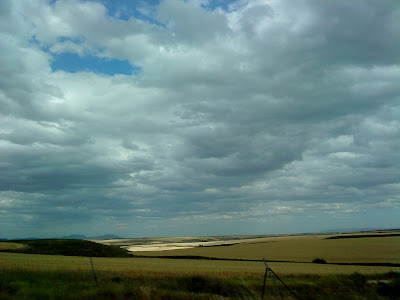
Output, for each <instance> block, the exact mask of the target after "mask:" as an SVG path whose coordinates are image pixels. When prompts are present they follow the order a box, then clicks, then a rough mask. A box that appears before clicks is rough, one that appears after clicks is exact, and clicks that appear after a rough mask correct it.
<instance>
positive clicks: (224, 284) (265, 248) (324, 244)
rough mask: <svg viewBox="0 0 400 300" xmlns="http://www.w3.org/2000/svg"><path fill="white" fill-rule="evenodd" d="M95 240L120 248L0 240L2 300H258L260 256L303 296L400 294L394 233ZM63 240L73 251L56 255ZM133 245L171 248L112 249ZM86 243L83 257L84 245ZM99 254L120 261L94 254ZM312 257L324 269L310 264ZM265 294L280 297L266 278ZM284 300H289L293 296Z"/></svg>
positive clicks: (398, 249)
mask: <svg viewBox="0 0 400 300" xmlns="http://www.w3.org/2000/svg"><path fill="white" fill-rule="evenodd" d="M388 234H390V235H388ZM337 237H340V238H337ZM343 237H346V238H343ZM97 242H101V243H103V244H111V245H114V247H110V248H109V253H107V251H108V250H107V248H106V247H107V246H104V245H100V244H99V243H97V244H96V243H92V244H88V243H90V242H88V241H77V240H75V241H68V240H53V241H52V240H47V241H46V240H44V241H34V242H29V241H25V242H24V241H21V242H17V241H14V242H1V243H0V249H1V251H2V252H1V253H0V268H1V271H2V272H0V287H1V289H2V290H4V291H5V292H3V294H0V297H4V298H9V299H20V298H32V297H33V298H35V297H36V298H38V297H39V298H54V299H57V298H63V299H64V298H80V299H93V297H94V298H97V299H108V298H110V297H113V298H119V299H130V298H134V299H164V298H165V297H167V298H168V297H172V298H178V299H232V298H235V299H257V298H259V295H260V292H261V290H262V278H263V275H264V272H265V266H264V264H263V262H262V260H261V259H262V258H263V257H265V258H266V259H267V261H268V264H269V266H270V268H271V269H273V271H274V272H275V273H277V274H279V276H281V277H282V278H283V279H284V281H285V282H286V283H287V284H288V285H290V286H291V287H292V288H294V290H295V291H296V293H299V294H300V295H302V298H304V299H316V298H317V299H318V298H319V299H327V298H331V299H337V298H344V299H358V298H359V297H362V298H365V299H369V297H371V299H386V298H385V295H386V294H385V293H387V295H392V294H393V293H397V292H396V289H397V288H396V286H397V285H393V284H392V282H397V281H396V280H399V279H400V275H399V274H400V267H399V253H400V237H399V236H397V235H396V234H393V233H392V232H391V233H382V234H380V235H379V236H368V235H367V234H364V235H363V236H361V237H356V236H355V235H354V236H353V237H352V236H350V235H295V236H269V237H260V236H257V237H235V238H233V239H232V237H223V238H217V237H202V238H163V239H130V240H121V239H120V240H103V241H97ZM25 243H27V244H25ZM64 243H65V247H66V248H68V251H67V252H65V251H66V250H65V249H60V246H62V245H63V244H64ZM135 243H136V244H139V245H141V246H142V247H139V248H137V249H143V248H144V247H145V246H146V247H147V249H148V250H149V249H150V248H151V246H152V245H153V246H154V247H153V248H152V249H153V250H155V249H160V248H161V249H165V248H172V249H174V250H164V251H133V252H132V251H131V252H130V253H131V255H128V256H127V257H123V256H125V252H121V253H119V252H118V251H116V249H115V246H116V244H120V246H122V247H124V248H129V247H135V245H136V244H135ZM96 245H97V246H96ZM163 245H165V247H163ZM182 245H183V246H182ZM88 246H90V249H86V251H82V249H78V248H82V247H88ZM35 247H36V248H35ZM74 249H75V250H76V252H75V253H76V254H77V255H82V254H83V255H86V256H92V261H93V265H94V268H95V272H96V275H97V278H98V280H99V282H101V285H99V286H97V285H96V283H95V281H94V279H93V273H92V269H91V263H90V259H89V257H84V256H73V255H75V254H74ZM131 249H132V248H131ZM177 249H179V250H177ZM89 250H90V251H89ZM29 251H30V252H31V253H37V252H40V251H45V252H46V253H48V254H57V251H64V253H67V255H68V256H65V255H42V254H28V253H29ZM96 251H101V252H102V253H103V255H108V256H116V255H118V256H121V257H95V256H96V254H97V252H96ZM24 252H25V253H24ZM315 258H320V259H323V260H325V261H326V262H327V264H317V263H312V260H314V259H315ZM363 264H371V265H363ZM379 280H386V281H385V282H389V283H390V284H391V285H389V284H387V289H388V290H387V291H386V290H385V291H381V290H379V286H378V285H377V284H376V282H377V281H379ZM367 282H372V283H367ZM374 282H375V283H374ZM392 285H393V286H392ZM355 287H356V288H355ZM281 288H282V286H281ZM349 289H350V290H351V291H350V293H349ZM332 291H335V292H334V293H333V292H332ZM266 292H267V293H268V294H269V295H274V297H277V296H278V295H277V294H276V292H275V289H274V286H273V284H272V282H271V281H270V280H267V283H266ZM391 293H392V294H391ZM46 295H47V296H46ZM49 295H50V296H49ZM316 295H319V297H317V296H316ZM381 296H382V297H383V298H382V297H381ZM284 298H285V299H286V298H287V299H292V298H290V294H288V293H287V291H286V292H284Z"/></svg>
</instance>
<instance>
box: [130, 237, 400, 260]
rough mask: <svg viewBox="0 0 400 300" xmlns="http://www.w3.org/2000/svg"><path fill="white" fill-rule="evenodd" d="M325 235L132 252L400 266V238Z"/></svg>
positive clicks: (155, 254)
mask: <svg viewBox="0 0 400 300" xmlns="http://www.w3.org/2000/svg"><path fill="white" fill-rule="evenodd" d="M326 238H327V236H326V235H299V236H282V237H267V238H259V239H254V240H252V241H246V242H243V243H238V244H236V245H230V246H217V247H194V248H190V249H180V250H170V251H152V252H149V251H146V252H138V251H136V252H133V253H134V254H135V255H146V256H149V255H150V256H158V257H160V256H205V257H213V258H229V259H251V260H254V259H261V258H263V257H264V258H265V259H267V260H279V261H295V262H312V261H313V260H314V259H316V258H320V259H324V260H326V261H327V262H329V263H400V236H382V237H364V238H345V239H326Z"/></svg>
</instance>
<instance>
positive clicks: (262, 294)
mask: <svg viewBox="0 0 400 300" xmlns="http://www.w3.org/2000/svg"><path fill="white" fill-rule="evenodd" d="M267 272H268V271H267V269H265V274H264V283H263V289H262V293H261V300H263V299H264V290H265V280H266V279H267Z"/></svg>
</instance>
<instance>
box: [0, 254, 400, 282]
mask: <svg viewBox="0 0 400 300" xmlns="http://www.w3.org/2000/svg"><path fill="white" fill-rule="evenodd" d="M92 260H93V264H94V267H95V269H96V272H97V271H111V272H127V273H145V274H150V273H155V274H157V273H158V274H163V273H164V274H167V273H168V274H204V275H214V276H224V277H225V276H228V277H231V276H236V275H238V274H241V275H243V274H257V273H259V274H262V273H263V272H264V271H265V267H264V264H263V262H262V261H260V262H248V261H216V260H193V259H163V258H106V257H95V258H92ZM269 266H270V267H271V268H272V269H273V270H274V271H275V272H277V273H279V274H321V275H323V274H352V273H354V272H359V273H362V274H374V273H385V272H390V271H397V272H399V271H400V268H399V267H377V266H343V265H320V264H312V263H279V262H271V263H269ZM0 268H1V269H2V270H7V269H13V270H15V269H22V270H35V271H53V270H54V271H60V270H63V271H79V270H82V271H85V270H86V271H90V270H91V264H90V260H89V258H88V257H73V256H59V255H38V254H18V253H0Z"/></svg>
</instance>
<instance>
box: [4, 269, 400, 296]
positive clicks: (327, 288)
mask: <svg viewBox="0 0 400 300" xmlns="http://www.w3.org/2000/svg"><path fill="white" fill-rule="evenodd" d="M97 277H98V285H96V283H95V281H94V277H93V273H91V272H76V271H70V272H67V271H53V272H43V271H41V272H39V271H26V270H7V271H0V299H259V298H260V296H261V291H262V280H263V278H262V277H260V276H258V275H257V276H256V275H246V276H235V277H234V276H232V277H224V278H221V277H213V276H207V275H173V274H165V273H151V274H150V273H149V274H137V273H128V272H98V273H97ZM282 279H283V281H284V282H285V283H286V284H287V285H288V286H289V287H290V288H291V289H293V291H294V292H295V293H296V294H297V295H298V296H299V298H300V299H400V273H394V272H391V273H386V274H379V275H361V274H358V273H354V274H352V275H328V276H318V275H291V276H283V277H282ZM377 280H390V281H389V282H386V283H380V284H378V283H377ZM266 283H267V284H266V290H265V299H271V298H272V299H278V298H279V297H278V294H277V293H276V291H275V289H274V286H273V283H272V282H271V280H270V279H267V282H266ZM279 287H280V290H281V292H282V293H283V295H284V298H285V299H293V297H292V298H291V296H290V293H289V292H288V291H287V290H285V289H284V287H283V286H282V285H281V284H279Z"/></svg>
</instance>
